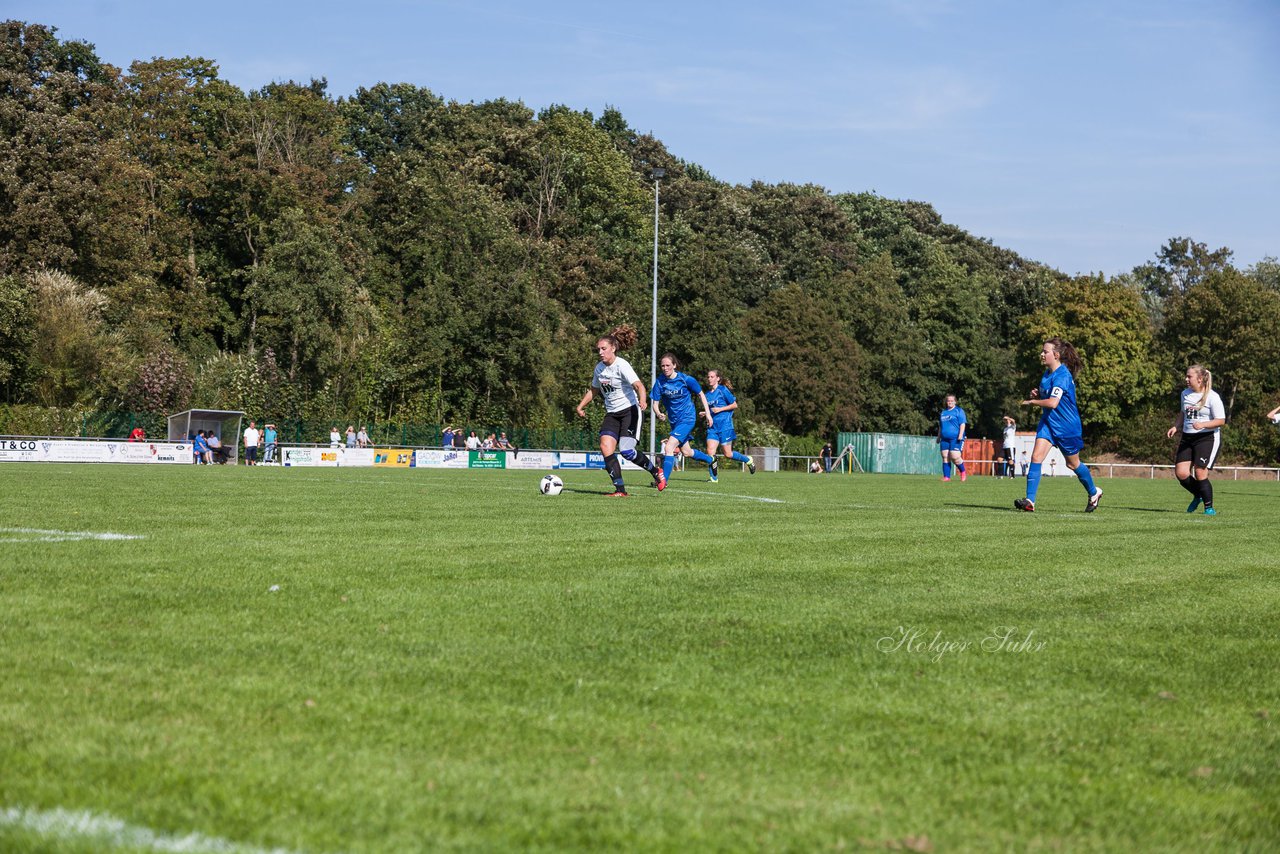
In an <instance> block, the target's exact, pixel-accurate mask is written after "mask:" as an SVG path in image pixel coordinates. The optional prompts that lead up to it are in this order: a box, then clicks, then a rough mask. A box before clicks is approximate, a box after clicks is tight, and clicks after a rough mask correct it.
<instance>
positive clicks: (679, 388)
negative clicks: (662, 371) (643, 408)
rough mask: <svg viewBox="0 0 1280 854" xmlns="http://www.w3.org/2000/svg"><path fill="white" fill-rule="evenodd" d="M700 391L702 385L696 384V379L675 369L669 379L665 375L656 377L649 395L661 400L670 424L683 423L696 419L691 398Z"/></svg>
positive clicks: (696, 411)
mask: <svg viewBox="0 0 1280 854" xmlns="http://www.w3.org/2000/svg"><path fill="white" fill-rule="evenodd" d="M701 393H702V386H700V385H698V381H697V380H695V379H694V378H693V377H691V376H689V375H688V374H682V373H680V372H679V371H677V372H676V375H675V376H674V377H672V378H671V379H667V378H666V376H665V375H664V376H660V377H658V381H657V382H656V383H654V384H653V391H652V392H651V393H650V394H649V397H650V398H652V399H653V400H661V401H662V408H663V409H665V410H666V411H667V420H669V421H670V422H671V423H672V424H683V423H685V422H686V421H696V420H698V410H697V409H696V408H695V407H694V405H693V399H694V396H695V395H699V394H701Z"/></svg>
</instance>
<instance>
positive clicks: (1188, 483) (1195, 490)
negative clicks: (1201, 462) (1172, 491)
mask: <svg viewBox="0 0 1280 854" xmlns="http://www.w3.org/2000/svg"><path fill="white" fill-rule="evenodd" d="M1178 483H1180V484H1182V488H1183V489H1185V490H1186V491H1187V492H1190V493H1191V494H1192V495H1193V496H1194V497H1196V498H1202V497H1203V496H1201V495H1200V484H1199V483H1198V482H1197V481H1196V479H1195V478H1194V477H1192V476H1191V475H1187V476H1186V477H1184V478H1183V479H1182V480H1180V481H1178Z"/></svg>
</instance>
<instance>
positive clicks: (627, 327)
mask: <svg viewBox="0 0 1280 854" xmlns="http://www.w3.org/2000/svg"><path fill="white" fill-rule="evenodd" d="M635 343H636V328H635V327H634V326H632V325H631V324H629V323H624V324H623V325H621V326H619V327H617V328H615V329H614V330H613V331H612V332H610V333H609V334H608V335H604V336H602V337H601V338H600V339H599V340H597V341H596V352H597V353H598V354H599V355H600V363H599V364H597V365H596V370H595V373H594V374H593V375H592V377H591V387H590V388H588V389H587V393H586V394H584V395H583V396H582V400H581V401H579V403H578V416H579V417H580V418H586V417H587V411H586V408H587V404H588V403H590V402H591V400H592V398H594V397H595V392H596V389H599V390H600V394H601V395H603V396H604V409H605V416H604V421H603V422H602V423H601V424H600V453H601V454H603V455H604V469H605V471H606V472H607V473H608V474H609V478H610V479H611V480H612V481H613V492H611V493H609V494H608V497H609V498H626V497H627V486H626V484H625V483H623V481H622V463H621V462H620V461H619V460H618V457H619V456H621V457H622V459H624V460H627V461H628V462H632V463H635V464H636V465H638V466H640V468H642V469H644V470H645V471H647V472H648V473H649V474H651V475H653V483H654V486H656V487H658V491H659V492H661V491H662V490H664V489H666V488H667V479H666V477H664V476H663V474H662V471H661V470H660V469H658V468H656V467H655V466H654V465H653V463H651V462H650V461H649V458H648V457H646V456H645V455H644V452H643V451H641V450H639V449H638V448H636V436H638V435H639V434H640V424H641V419H642V415H641V413H642V412H644V410H645V407H646V402H645V393H644V383H642V382H641V381H640V377H639V376H637V375H636V372H635V369H634V368H632V367H631V363H630V362H628V361H627V360H626V359H624V358H622V357H621V356H619V355H618V353H619V352H620V351H622V350H626V349H627V348H628V347H631V346H632V345H633V344H635Z"/></svg>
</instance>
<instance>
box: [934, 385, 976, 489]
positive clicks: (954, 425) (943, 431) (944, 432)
mask: <svg viewBox="0 0 1280 854" xmlns="http://www.w3.org/2000/svg"><path fill="white" fill-rule="evenodd" d="M968 426H969V425H968V423H967V421H966V419H965V417H964V410H963V409H961V408H960V407H958V406H956V396H955V395H954V394H949V395H947V406H946V408H945V409H943V410H942V414H941V415H939V416H938V447H940V448H941V449H942V482H943V483H947V482H948V481H950V480H951V464H952V463H955V466H956V471H958V472H960V482H961V483H964V482H965V480H966V479H967V478H968V477H969V476H968V475H967V474H965V470H964V434H965V430H966V429H967V428H968Z"/></svg>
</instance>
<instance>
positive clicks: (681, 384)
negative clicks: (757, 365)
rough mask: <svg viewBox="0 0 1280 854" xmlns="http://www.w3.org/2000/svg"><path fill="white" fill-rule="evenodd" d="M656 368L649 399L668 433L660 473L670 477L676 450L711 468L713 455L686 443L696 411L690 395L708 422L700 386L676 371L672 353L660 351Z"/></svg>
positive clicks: (676, 366)
mask: <svg viewBox="0 0 1280 854" xmlns="http://www.w3.org/2000/svg"><path fill="white" fill-rule="evenodd" d="M658 369H659V370H660V371H662V376H660V377H658V381H657V382H655V383H654V384H653V391H652V392H651V393H650V394H649V400H651V401H652V402H653V403H652V406H653V414H654V415H655V416H657V418H658V420H659V421H670V422H671V435H669V436H667V438H666V441H665V442H664V443H663V445H662V453H663V454H665V456H664V457H663V458H662V474H663V476H664V477H666V478H667V479H670V478H671V470H672V469H673V468H675V465H676V454H684V455H685V456H686V457H693V458H694V459H695V460H698V461H699V462H703V463H706V464H707V466H708V467H710V468H711V469H712V470H713V471H714V469H715V464H716V460H715V457H713V456H710V455H709V454H704V453H703V452H702V451H697V450H694V448H693V446H692V445H691V444H689V439H690V438H691V437H692V436H693V428H694V427H696V426H697V424H698V413H697V410H696V409H695V408H694V406H693V399H694V395H697V398H698V400H700V401H701V402H702V417H703V418H705V419H706V420H707V426H708V427H710V426H711V412H710V411H709V410H708V409H707V396H706V395H705V394H703V393H702V386H700V385H698V381H697V380H695V379H694V378H693V377H691V376H689V375H688V374H682V373H680V361H679V360H678V359H677V358H676V357H675V355H674V354H672V353H663V354H662V359H661V360H660V361H659V362H658ZM664 409H665V410H666V411H665V412H664V411H663V410H664Z"/></svg>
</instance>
